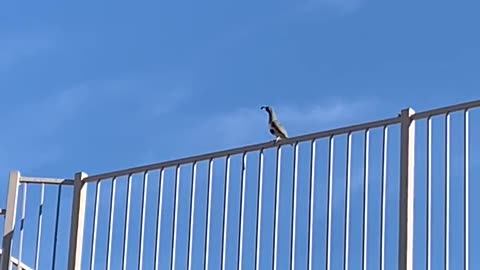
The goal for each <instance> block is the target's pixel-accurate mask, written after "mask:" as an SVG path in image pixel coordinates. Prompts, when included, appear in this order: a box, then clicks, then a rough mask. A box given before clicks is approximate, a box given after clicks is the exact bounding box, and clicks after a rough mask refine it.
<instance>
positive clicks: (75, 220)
mask: <svg viewBox="0 0 480 270" xmlns="http://www.w3.org/2000/svg"><path fill="white" fill-rule="evenodd" d="M86 177H87V174H86V173H83V172H79V173H76V174H75V180H74V186H73V203H72V220H71V223H70V241H69V249H68V270H80V268H81V264H82V250H83V230H84V224H85V204H86V198H87V187H86V185H85V183H84V182H83V179H85V178H86Z"/></svg>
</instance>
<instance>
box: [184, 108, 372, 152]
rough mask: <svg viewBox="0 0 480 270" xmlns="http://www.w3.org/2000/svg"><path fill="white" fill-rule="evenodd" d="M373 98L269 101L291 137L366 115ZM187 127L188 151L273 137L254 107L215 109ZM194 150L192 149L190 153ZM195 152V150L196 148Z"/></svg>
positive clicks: (262, 113)
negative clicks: (303, 102)
mask: <svg viewBox="0 0 480 270" xmlns="http://www.w3.org/2000/svg"><path fill="white" fill-rule="evenodd" d="M372 103H373V101H352V102H345V101H334V102H325V103H324V104H314V105H310V106H303V107H300V106H292V105H286V104H285V105H282V104H279V105H271V106H272V107H273V108H274V110H275V112H276V114H277V116H278V118H279V121H280V122H281V123H282V125H284V126H285V128H286V129H287V132H288V134H289V136H290V137H294V136H298V135H301V134H305V133H310V132H317V131H321V130H325V129H329V128H333V127H339V126H341V125H345V124H350V123H352V122H353V121H356V120H359V119H360V118H361V117H363V116H364V115H366V113H367V112H368V109H369V108H371V107H372ZM203 119H205V120H203V121H201V122H199V123H198V124H196V125H194V126H193V127H191V128H188V129H186V130H185V131H184V132H183V133H184V134H185V135H184V137H185V138H183V139H182V141H184V142H187V143H186V147H185V146H184V147H182V148H186V149H188V150H189V151H195V152H196V151H202V152H204V151H214V150H220V149H228V148H232V147H238V146H242V145H248V144H254V143H259V142H264V141H268V140H273V137H272V136H271V134H270V133H269V132H268V123H267V115H266V113H265V112H264V111H261V110H260V106H258V108H257V107H255V108H238V109H236V110H234V111H230V112H218V113H216V114H215V115H212V116H209V117H203ZM190 154H194V153H190ZM197 154H198V152H197Z"/></svg>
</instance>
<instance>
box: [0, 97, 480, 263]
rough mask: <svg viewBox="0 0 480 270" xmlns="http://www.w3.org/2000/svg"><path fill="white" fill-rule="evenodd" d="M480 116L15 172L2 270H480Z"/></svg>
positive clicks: (465, 111)
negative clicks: (125, 162)
mask: <svg viewBox="0 0 480 270" xmlns="http://www.w3.org/2000/svg"><path fill="white" fill-rule="evenodd" d="M478 107H480V101H474V102H469V103H464V104H459V105H454V106H449V107H445V108H440V109H435V110H431V111H426V112H420V113H414V111H413V110H411V109H406V110H402V112H401V113H400V114H399V115H398V116H396V117H393V118H390V119H385V120H381V121H376V122H371V123H366V124H360V125H355V126H350V127H344V128H339V129H334V130H329V131H323V132H318V133H313V134H308V135H303V136H298V137H294V138H290V139H288V140H285V141H280V142H279V143H277V144H275V143H273V142H267V143H261V144H257V145H251V146H246V147H241V148H236V149H231V150H226V151H220V152H216V153H210V154H205V155H200V156H195V157H189V158H183V159H179V160H173V161H167V162H161V163H157V164H152V165H147V166H142V167H136V168H131V169H125V170H120V171H115V172H110V173H104V174H100V175H92V176H87V175H86V174H85V173H77V174H75V176H74V177H73V179H51V178H34V177H24V176H21V175H20V173H19V172H12V173H11V174H10V182H9V189H8V200H7V205H6V209H5V211H1V212H0V216H2V215H5V217H4V230H3V231H4V234H3V240H2V249H3V251H2V256H1V258H2V261H1V265H0V269H2V270H4V269H9V267H12V266H13V267H16V268H17V269H30V268H28V267H27V266H26V265H29V266H30V267H31V268H32V269H167V268H170V269H270V268H271V269H413V268H415V269H420V268H421V269H440V268H445V269H448V268H449V267H451V268H452V269H469V266H472V269H477V268H476V267H478V266H479V265H480V259H477V258H474V257H469V255H470V254H475V251H477V253H478V251H480V241H478V240H480V234H475V233H474V232H473V233H472V232H471V231H470V230H469V228H470V227H471V226H472V224H477V226H478V225H480V224H479V223H480V219H475V218H472V219H469V217H470V216H472V217H474V216H475V215H470V213H471V211H475V209H474V208H473V209H470V208H469V205H470V204H471V203H474V202H475V201H476V200H479V199H477V198H475V197H469V194H470V191H469V190H470V188H469V187H470V185H477V184H476V183H473V182H472V184H470V181H469V180H470V179H478V177H480V163H479V162H478V161H479V160H480V151H478V150H477V151H475V150H476V149H480V148H478V147H480V139H478V138H480V136H473V135H472V134H477V133H480V130H477V129H475V128H479V129H480V126H479V125H477V127H476V126H475V125H472V124H470V123H473V124H474V123H479V121H474V119H476V118H475V117H476V114H477V113H478V115H479V117H478V118H479V119H478V120H480V110H479V109H477V108H478ZM470 126H472V128H470ZM471 164H476V165H472V166H470V165H471ZM477 182H478V181H477ZM477 205H478V204H477ZM477 216H478V215H477ZM0 224H1V223H0ZM19 262H22V263H23V264H22V265H23V266H18V265H19Z"/></svg>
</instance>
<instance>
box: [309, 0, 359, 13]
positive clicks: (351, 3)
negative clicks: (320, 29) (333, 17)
mask: <svg viewBox="0 0 480 270" xmlns="http://www.w3.org/2000/svg"><path fill="white" fill-rule="evenodd" d="M364 1H365V0H306V1H305V2H303V3H302V4H301V6H300V10H301V11H304V12H311V11H318V10H320V9H322V10H328V11H334V12H339V13H341V14H348V13H352V12H354V11H356V10H357V9H358V8H359V7H360V6H361V5H362V3H363V2H364Z"/></svg>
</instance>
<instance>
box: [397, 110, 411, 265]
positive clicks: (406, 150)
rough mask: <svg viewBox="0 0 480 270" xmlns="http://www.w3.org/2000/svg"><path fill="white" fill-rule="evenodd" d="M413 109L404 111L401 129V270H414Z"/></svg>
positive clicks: (399, 248) (399, 249) (399, 247)
mask: <svg viewBox="0 0 480 270" xmlns="http://www.w3.org/2000/svg"><path fill="white" fill-rule="evenodd" d="M414 113H415V111H414V110H413V109H411V108H408V109H404V110H402V113H401V115H400V117H401V128H400V209H399V210H400V219H399V223H400V224H399V230H400V231H399V243H398V245H399V246H398V253H399V254H398V255H399V256H398V260H399V261H398V264H399V268H398V269H400V270H407V269H408V270H411V269H413V214H414V213H413V210H414V209H413V203H414V185H415V181H414V165H415V120H412V118H411V116H412V115H413V114H414Z"/></svg>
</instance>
